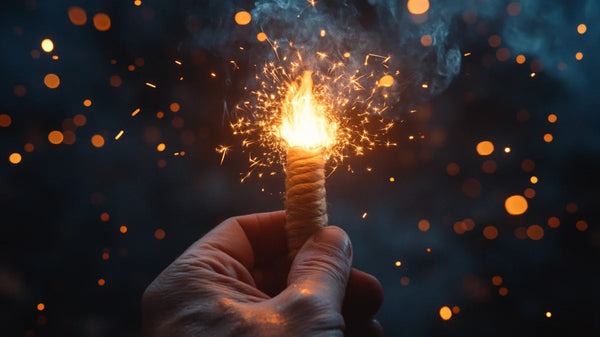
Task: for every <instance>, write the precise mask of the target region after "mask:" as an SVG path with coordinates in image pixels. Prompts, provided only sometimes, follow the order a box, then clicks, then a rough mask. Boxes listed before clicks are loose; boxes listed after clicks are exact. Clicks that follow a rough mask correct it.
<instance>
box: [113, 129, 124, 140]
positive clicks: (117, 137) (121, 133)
mask: <svg viewBox="0 0 600 337" xmlns="http://www.w3.org/2000/svg"><path fill="white" fill-rule="evenodd" d="M123 133H125V131H123V130H121V131H119V133H118V134H117V135H116V136H115V140H119V138H121V136H123Z"/></svg>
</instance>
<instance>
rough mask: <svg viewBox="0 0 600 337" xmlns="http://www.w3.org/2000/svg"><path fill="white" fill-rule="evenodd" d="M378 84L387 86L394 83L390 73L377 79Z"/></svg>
mask: <svg viewBox="0 0 600 337" xmlns="http://www.w3.org/2000/svg"><path fill="white" fill-rule="evenodd" d="M378 83H379V86H380V87H385V88H389V87H391V86H392V85H394V78H393V77H392V76H391V75H385V76H383V77H382V78H380V79H379V82H378Z"/></svg>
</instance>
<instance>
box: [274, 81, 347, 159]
mask: <svg viewBox="0 0 600 337" xmlns="http://www.w3.org/2000/svg"><path fill="white" fill-rule="evenodd" d="M311 75H312V72H310V71H306V72H304V74H303V76H302V80H301V83H300V85H299V86H298V85H297V83H292V84H291V85H290V86H289V88H288V94H287V96H286V99H285V104H284V106H285V108H284V109H285V110H284V112H283V116H282V123H281V128H280V135H281V138H282V139H283V140H285V141H286V142H287V144H288V146H298V147H303V148H305V149H316V148H323V147H327V146H329V145H332V143H333V141H334V135H335V131H336V127H335V125H331V124H330V123H328V121H327V119H326V118H325V113H324V111H323V109H324V108H323V106H321V105H320V104H319V103H318V102H316V100H315V98H314V96H313V92H312V87H313V81H312V77H311Z"/></svg>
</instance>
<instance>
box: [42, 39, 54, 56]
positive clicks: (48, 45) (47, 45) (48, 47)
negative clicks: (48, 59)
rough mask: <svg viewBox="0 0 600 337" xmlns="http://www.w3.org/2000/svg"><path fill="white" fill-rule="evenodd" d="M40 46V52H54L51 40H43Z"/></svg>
mask: <svg viewBox="0 0 600 337" xmlns="http://www.w3.org/2000/svg"><path fill="white" fill-rule="evenodd" d="M41 46H42V50H43V51H45V52H46V53H50V52H52V51H53V50H54V42H52V40H50V39H43V40H42V43H41Z"/></svg>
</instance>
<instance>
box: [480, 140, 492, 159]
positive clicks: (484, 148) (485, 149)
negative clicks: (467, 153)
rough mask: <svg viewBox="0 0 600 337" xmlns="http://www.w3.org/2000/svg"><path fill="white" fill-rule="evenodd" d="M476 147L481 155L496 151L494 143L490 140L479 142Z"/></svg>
mask: <svg viewBox="0 0 600 337" xmlns="http://www.w3.org/2000/svg"><path fill="white" fill-rule="evenodd" d="M476 149H477V153H479V155H480V156H489V155H490V154H492V152H494V144H493V143H492V142H490V141H483V142H481V143H479V144H477V148H476Z"/></svg>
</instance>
